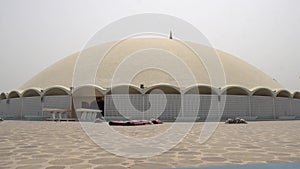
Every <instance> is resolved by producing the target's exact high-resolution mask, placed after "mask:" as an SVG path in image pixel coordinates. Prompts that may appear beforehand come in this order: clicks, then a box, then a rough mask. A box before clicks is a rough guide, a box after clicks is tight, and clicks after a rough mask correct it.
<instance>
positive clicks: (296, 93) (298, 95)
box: [293, 91, 300, 99]
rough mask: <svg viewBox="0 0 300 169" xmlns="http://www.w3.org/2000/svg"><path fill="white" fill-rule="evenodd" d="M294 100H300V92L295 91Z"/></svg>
mask: <svg viewBox="0 0 300 169" xmlns="http://www.w3.org/2000/svg"><path fill="white" fill-rule="evenodd" d="M293 98H294V99H300V92H298V91H295V92H294V93H293Z"/></svg>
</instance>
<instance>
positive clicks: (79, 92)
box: [72, 85, 105, 96]
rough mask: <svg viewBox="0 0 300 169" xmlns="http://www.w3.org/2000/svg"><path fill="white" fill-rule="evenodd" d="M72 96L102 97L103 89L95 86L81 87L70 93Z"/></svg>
mask: <svg viewBox="0 0 300 169" xmlns="http://www.w3.org/2000/svg"><path fill="white" fill-rule="evenodd" d="M72 94H73V96H104V95H105V89H103V88H101V87H100V86H97V85H83V86H79V87H76V88H75V89H74V90H73V91H72Z"/></svg>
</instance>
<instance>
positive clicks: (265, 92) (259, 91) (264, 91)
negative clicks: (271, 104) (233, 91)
mask: <svg viewBox="0 0 300 169" xmlns="http://www.w3.org/2000/svg"><path fill="white" fill-rule="evenodd" d="M251 95H252V96H271V97H273V96H274V92H273V91H272V90H271V89H268V88H264V87H258V88H255V89H252V94H251Z"/></svg>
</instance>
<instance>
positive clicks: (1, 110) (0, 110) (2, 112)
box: [0, 99, 8, 117]
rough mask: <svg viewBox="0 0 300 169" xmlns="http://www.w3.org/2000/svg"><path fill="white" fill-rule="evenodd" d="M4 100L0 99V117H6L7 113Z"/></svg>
mask: <svg viewBox="0 0 300 169" xmlns="http://www.w3.org/2000/svg"><path fill="white" fill-rule="evenodd" d="M6 101H7V100H6V99H4V100H1V101H0V117H6V114H7V113H8V112H7V107H8V105H7V104H6Z"/></svg>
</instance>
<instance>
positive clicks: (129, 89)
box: [0, 84, 300, 100]
mask: <svg viewBox="0 0 300 169" xmlns="http://www.w3.org/2000/svg"><path fill="white" fill-rule="evenodd" d="M156 89H158V90H161V91H163V92H164V93H165V94H181V93H182V94H216V95H223V94H227V95H246V96H271V97H286V98H296V99H300V92H298V91H296V92H294V93H291V92H289V91H288V90H285V89H280V90H274V91H272V90H271V89H268V88H265V87H257V88H254V89H252V90H251V91H250V90H248V89H247V88H245V87H242V86H232V85H231V86H226V87H224V88H219V89H218V88H215V87H211V86H207V85H195V86H191V87H188V88H185V89H183V90H182V89H180V88H179V87H176V86H172V85H168V84H158V85H154V86H151V87H147V88H144V89H141V88H139V87H137V86H134V85H119V86H115V87H113V88H111V89H108V90H106V89H103V88H101V87H99V86H97V85H84V86H80V87H77V88H75V89H73V88H72V87H71V88H67V87H64V86H53V87H49V88H47V89H45V90H43V89H40V88H29V89H26V90H24V91H23V92H21V91H17V90H13V91H11V92H9V93H4V92H2V93H1V96H0V100H3V99H10V98H20V97H34V96H41V97H44V96H57V95H71V94H72V95H89V94H93V95H94V94H96V95H99V96H104V95H109V94H150V93H153V94H156V92H157V90H156ZM91 92H93V93H91Z"/></svg>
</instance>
